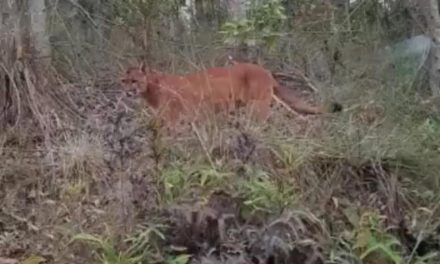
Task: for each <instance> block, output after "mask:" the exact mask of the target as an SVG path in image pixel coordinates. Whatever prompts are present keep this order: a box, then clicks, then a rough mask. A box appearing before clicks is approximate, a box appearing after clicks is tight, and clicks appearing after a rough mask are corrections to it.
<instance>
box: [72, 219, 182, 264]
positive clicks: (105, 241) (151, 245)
mask: <svg viewBox="0 0 440 264" xmlns="http://www.w3.org/2000/svg"><path fill="white" fill-rule="evenodd" d="M164 228H165V227H164V226H163V225H149V226H142V227H141V228H139V229H138V231H137V232H136V233H135V234H134V235H133V236H132V237H129V238H127V239H126V240H125V242H126V243H127V244H129V245H131V246H130V247H129V248H128V249H126V250H124V251H119V250H118V249H117V248H116V246H115V245H114V244H113V242H112V240H111V239H110V238H104V237H101V236H94V235H90V234H78V235H76V236H74V237H73V239H72V240H73V241H83V242H86V243H89V244H92V245H94V246H95V247H96V248H97V250H98V252H97V253H98V260H99V261H100V263H102V264H139V263H146V262H145V261H147V263H148V262H150V261H152V260H154V259H156V260H158V259H161V254H160V252H161V248H160V246H159V244H160V242H161V241H164V240H165V236H164V235H163V233H162V230H163V229H164ZM173 263H185V262H173Z"/></svg>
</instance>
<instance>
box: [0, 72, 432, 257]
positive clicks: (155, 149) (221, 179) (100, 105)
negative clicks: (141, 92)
mask: <svg viewBox="0 0 440 264" xmlns="http://www.w3.org/2000/svg"><path fill="white" fill-rule="evenodd" d="M289 74H290V73H289V72H286V73H285V74H283V76H289ZM280 81H282V82H283V83H284V84H286V86H288V87H292V86H294V85H293V84H292V83H289V82H292V80H289V78H284V79H283V80H280ZM368 81H369V82H371V80H368ZM356 85H358V86H362V85H370V86H374V85H375V84H371V83H368V84H367V81H364V82H360V81H359V82H356ZM63 87H64V89H65V90H66V91H67V92H68V96H69V97H70V100H72V101H73V102H74V104H75V105H76V106H77V107H78V111H79V112H80V114H81V115H80V116H81V118H80V120H79V121H78V120H77V121H75V122H71V123H64V122H62V121H60V120H59V119H58V118H57V117H58V116H57V114H56V113H55V112H46V113H44V114H43V115H44V118H45V119H46V120H48V121H47V122H51V124H52V126H51V127H52V129H50V130H49V131H43V132H42V131H41V130H40V129H38V128H37V127H38V120H36V119H35V120H32V121H29V122H22V124H20V126H17V127H9V128H7V129H6V130H5V131H4V132H2V133H1V134H0V160H1V162H0V163H1V164H0V205H1V206H0V264H11V263H26V264H31V263H112V264H113V263H176V264H177V263H179V264H180V263H182V264H183V263H205V264H208V263H253V264H263V263H264V264H272V263H286V264H287V263H301V264H302V263H308V264H319V263H414V264H415V263H417V264H421V263H439V261H440V256H439V252H440V220H439V219H440V218H439V216H440V210H439V208H438V207H439V206H440V203H439V201H440V200H439V197H440V192H439V189H438V188H437V187H438V185H437V184H438V182H439V180H440V178H439V177H438V171H436V170H437V169H438V164H439V163H438V162H439V157H438V156H440V155H438V154H439V153H438V151H439V149H440V144H438V143H439V142H440V141H439V139H438V138H440V137H437V136H438V135H439V134H438V133H439V132H438V131H440V129H439V128H440V125H439V123H436V122H437V121H435V119H429V118H426V117H425V116H423V118H420V117H417V118H419V119H414V118H412V115H411V116H410V114H406V112H405V109H404V107H403V106H402V105H401V104H403V103H402V102H400V103H395V105H389V104H387V101H386V99H387V98H386V97H384V96H383V95H380V94H379V93H375V94H373V95H371V97H368V96H367V95H366V94H363V95H361V94H358V95H357V96H351V97H350V98H352V99H350V100H346V101H344V102H342V103H343V105H344V107H345V111H344V112H342V113H337V114H326V115H321V116H307V117H304V118H301V117H298V116H294V115H292V114H291V113H289V112H287V111H286V110H285V109H284V108H282V107H280V106H278V105H276V104H274V107H273V114H272V116H271V118H270V120H269V122H268V123H267V124H249V123H247V122H246V118H243V116H241V115H238V116H237V117H235V118H234V120H233V121H231V122H228V123H227V124H222V123H215V122H210V123H209V124H203V125H201V126H197V127H194V128H193V129H192V130H189V131H187V132H184V133H182V134H181V135H180V136H179V137H169V136H167V135H163V134H160V133H157V131H156V130H154V129H153V128H152V127H151V126H150V125H149V122H148V121H149V120H150V118H149V114H148V111H147V110H146V108H145V107H144V105H143V102H141V101H140V100H134V99H133V98H128V97H126V96H124V94H123V93H122V90H121V89H120V87H119V84H118V83H115V82H108V81H102V82H95V83H93V84H90V85H89V86H87V87H86V86H84V85H83V86H81V87H79V86H78V85H75V84H66V85H64V86H63ZM360 90H362V87H361V88H360ZM299 92H301V94H302V95H303V96H304V97H306V98H309V101H310V102H313V101H315V100H316V94H314V93H313V91H299ZM378 98H379V99H378ZM399 107H400V108H399ZM407 108H409V106H408V107H407ZM397 109H400V110H397ZM396 112H397V113H399V115H400V116H399V117H398V118H394V116H393V114H395V113H396ZM406 117H408V120H406V119H405V118H406ZM409 119H410V120H409ZM415 120H416V121H415ZM435 154H437V156H436V155H435Z"/></svg>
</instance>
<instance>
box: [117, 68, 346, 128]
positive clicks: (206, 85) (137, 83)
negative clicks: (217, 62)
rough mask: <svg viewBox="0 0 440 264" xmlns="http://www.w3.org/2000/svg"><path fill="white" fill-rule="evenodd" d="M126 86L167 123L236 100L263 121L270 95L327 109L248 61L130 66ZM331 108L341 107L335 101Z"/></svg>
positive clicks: (297, 105)
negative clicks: (192, 66) (191, 68)
mask: <svg viewBox="0 0 440 264" xmlns="http://www.w3.org/2000/svg"><path fill="white" fill-rule="evenodd" d="M122 82H123V84H124V85H125V86H126V88H127V89H129V90H131V91H135V92H136V93H138V94H140V95H141V96H142V97H143V98H144V99H145V100H146V101H147V103H148V104H149V105H150V106H151V107H152V108H153V109H154V110H156V113H157V114H158V116H159V117H160V118H161V119H162V120H163V121H165V122H167V124H168V126H170V127H173V126H175V123H176V122H177V121H179V120H180V119H181V118H186V119H188V118H189V120H194V119H195V118H198V117H199V116H200V115H199V114H200V113H205V112H206V111H209V110H212V109H226V110H227V109H231V108H234V107H235V106H236V105H237V104H243V105H245V106H246V107H249V109H250V110H251V113H252V117H255V118H256V119H258V120H260V121H265V120H267V118H268V117H269V114H270V105H271V101H272V98H273V97H275V99H278V98H279V99H281V100H282V102H284V105H287V106H289V107H290V108H292V109H293V110H294V111H296V112H299V113H302V114H321V113H326V112H330V111H327V110H325V109H324V107H321V106H311V105H309V104H307V103H306V102H304V101H303V100H302V99H300V98H298V97H296V96H295V95H294V94H293V93H292V92H291V91H289V90H288V89H287V88H285V87H283V86H280V85H279V84H278V83H277V82H276V81H275V79H274V78H273V77H272V74H271V73H270V72H269V71H267V70H266V69H264V68H263V67H261V66H259V65H256V64H250V63H236V62H235V63H234V64H233V65H230V66H226V67H214V68H208V69H206V70H204V71H198V72H195V73H190V74H186V75H173V74H166V73H162V72H158V71H155V70H151V69H147V68H146V67H145V66H142V67H139V68H136V67H132V68H129V69H128V70H127V72H126V73H125V76H124V77H123V78H122ZM334 108H335V109H333V110H332V111H339V110H341V109H340V108H341V106H340V105H339V104H335V106H334Z"/></svg>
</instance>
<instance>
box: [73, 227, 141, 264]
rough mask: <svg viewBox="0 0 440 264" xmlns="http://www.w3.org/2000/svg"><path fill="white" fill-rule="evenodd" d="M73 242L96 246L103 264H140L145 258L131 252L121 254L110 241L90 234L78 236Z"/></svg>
mask: <svg viewBox="0 0 440 264" xmlns="http://www.w3.org/2000/svg"><path fill="white" fill-rule="evenodd" d="M73 240H80V241H84V242H87V243H90V244H93V245H95V246H96V247H97V248H98V250H99V251H100V252H99V253H98V260H99V261H100V262H101V263H102V264H138V263H140V262H141V260H142V259H143V258H144V256H143V255H135V254H133V253H132V252H130V251H129V250H127V251H124V252H120V251H118V250H117V249H116V248H115V246H114V245H113V244H112V242H111V240H110V239H107V238H103V237H100V236H94V235H90V234H78V235H76V236H74V237H73Z"/></svg>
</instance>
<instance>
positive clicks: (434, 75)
mask: <svg viewBox="0 0 440 264" xmlns="http://www.w3.org/2000/svg"><path fill="white" fill-rule="evenodd" d="M429 4H430V5H429V10H430V13H429V16H428V17H429V19H428V26H429V32H430V34H431V37H432V40H433V45H432V50H431V54H430V68H429V86H430V88H431V92H432V95H433V96H434V97H438V96H440V14H439V4H438V1H437V0H430V3H429Z"/></svg>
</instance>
